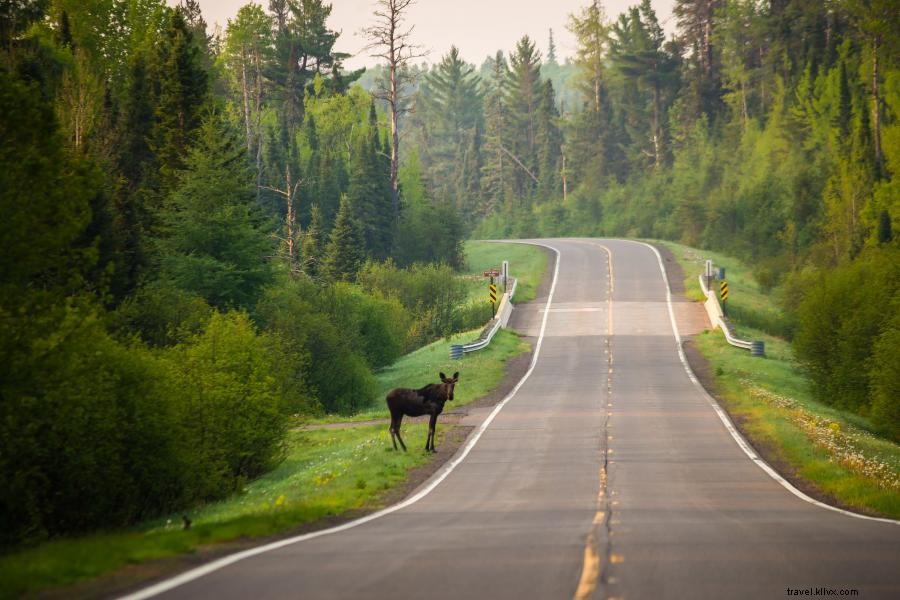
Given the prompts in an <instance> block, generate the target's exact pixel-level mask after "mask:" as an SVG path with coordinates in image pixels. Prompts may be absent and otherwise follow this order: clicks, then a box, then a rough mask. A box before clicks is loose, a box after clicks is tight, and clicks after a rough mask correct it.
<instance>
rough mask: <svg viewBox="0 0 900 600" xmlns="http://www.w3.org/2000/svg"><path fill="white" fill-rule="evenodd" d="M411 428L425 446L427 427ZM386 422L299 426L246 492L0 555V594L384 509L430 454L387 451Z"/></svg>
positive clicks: (412, 437)
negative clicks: (186, 525)
mask: <svg viewBox="0 0 900 600" xmlns="http://www.w3.org/2000/svg"><path fill="white" fill-rule="evenodd" d="M404 434H405V435H406V436H407V440H408V442H409V443H410V444H411V445H412V446H415V447H418V446H424V443H425V426H424V425H412V426H408V427H407V428H406V429H405V431H404ZM389 444H390V440H389V439H388V436H387V431H386V430H385V429H384V428H383V427H380V426H379V427H372V426H369V427H356V428H351V429H340V430H327V431H326V430H319V431H294V432H291V434H290V436H289V438H288V444H287V455H286V459H285V460H284V462H282V463H281V464H280V465H279V466H278V468H276V469H275V470H273V471H271V472H269V473H267V474H266V475H265V476H263V477H260V478H259V479H257V480H255V481H253V482H251V483H249V484H248V485H247V486H246V487H245V488H244V490H242V492H241V493H240V494H236V495H234V496H232V497H231V498H228V499H226V500H223V501H221V502H216V503H213V504H210V505H208V506H206V507H204V508H201V509H198V510H194V511H190V516H191V519H192V520H193V526H192V527H191V529H190V530H188V531H184V530H182V527H181V517H180V515H172V516H171V517H169V518H168V519H159V520H155V521H151V522H148V523H146V524H144V525H142V526H140V527H135V528H133V529H130V530H126V531H121V532H115V533H107V534H98V535H90V536H84V537H79V538H71V539H62V540H55V541H52V542H48V543H45V544H42V545H41V546H38V547H36V548H32V549H28V550H24V551H21V552H17V553H14V554H9V555H5V556H2V557H0V597H3V598H10V597H19V596H22V595H24V594H29V593H33V592H35V591H37V590H40V589H43V588H47V587H53V586H61V585H66V584H70V583H73V582H76V581H79V580H82V579H86V578H90V577H94V576H97V575H101V574H103V573H107V572H110V571H114V570H116V569H120V568H122V567H125V566H127V565H131V564H137V563H141V562H145V561H148V560H153V559H158V558H165V557H169V556H175V555H179V554H186V553H192V552H196V551H197V550H199V549H200V548H201V547H202V546H206V545H209V544H215V543H220V542H227V541H232V540H237V539H252V538H258V537H261V536H268V535H274V534H278V533H282V532H286V531H290V530H292V529H296V528H297V527H298V526H301V525H303V524H306V523H310V522H312V521H316V520H318V519H321V518H323V517H328V516H333V515H339V514H342V513H344V512H346V511H347V510H351V509H354V508H363V507H377V506H378V505H379V498H380V497H381V496H383V494H384V492H385V490H388V489H390V488H392V487H393V486H395V485H397V484H398V483H401V482H403V481H404V480H405V479H406V476H407V471H408V470H409V469H410V468H412V467H415V466H418V465H421V464H423V463H424V462H426V461H428V460H430V456H427V455H425V454H424V453H421V452H406V453H403V452H394V451H393V450H390V451H389V450H388V446H389Z"/></svg>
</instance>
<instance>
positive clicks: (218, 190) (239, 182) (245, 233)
mask: <svg viewBox="0 0 900 600" xmlns="http://www.w3.org/2000/svg"><path fill="white" fill-rule="evenodd" d="M185 162H186V167H185V169H183V170H182V171H180V172H179V173H178V185H177V187H176V188H175V190H174V192H173V193H172V194H171V196H170V198H169V201H168V202H167V205H166V207H165V209H164V211H163V214H162V220H163V223H164V226H163V233H164V236H163V237H162V238H161V239H160V240H159V242H158V244H159V246H160V248H161V251H162V271H163V276H164V277H166V278H168V279H170V280H171V281H172V282H173V283H174V284H175V285H176V286H178V287H179V288H181V289H184V290H186V291H189V292H192V293H195V294H197V295H199V296H202V297H203V298H205V299H206V300H207V302H209V303H210V304H211V305H213V306H215V307H217V308H220V309H225V308H233V307H239V308H252V307H253V305H254V304H255V302H256V298H257V295H258V293H259V290H260V289H261V287H262V286H263V285H265V284H266V283H267V282H268V281H269V280H270V277H271V268H270V263H269V260H268V259H269V257H271V255H272V254H273V250H274V249H273V248H272V243H271V242H270V240H269V236H268V235H267V234H266V232H265V231H263V229H262V226H261V218H260V215H258V214H257V213H256V209H255V201H254V194H253V174H252V172H251V171H250V170H249V168H248V164H247V158H246V153H245V149H244V148H243V147H242V144H241V140H240V139H239V138H238V137H237V135H236V134H235V133H234V132H233V131H231V130H229V129H227V128H226V127H225V126H224V125H223V124H222V122H221V121H220V119H219V118H218V117H216V116H215V115H213V116H210V117H209V118H207V120H206V121H204V123H203V124H202V125H201V127H200V130H199V131H198V136H197V141H196V143H195V144H194V145H193V146H192V147H191V149H190V152H189V153H188V156H187V158H186V161H185Z"/></svg>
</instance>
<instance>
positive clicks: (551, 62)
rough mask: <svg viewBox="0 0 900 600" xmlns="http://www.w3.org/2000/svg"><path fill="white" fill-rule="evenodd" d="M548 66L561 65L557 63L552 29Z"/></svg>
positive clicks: (548, 45) (549, 40)
mask: <svg viewBox="0 0 900 600" xmlns="http://www.w3.org/2000/svg"><path fill="white" fill-rule="evenodd" d="M547 64H549V65H553V66H558V65H559V63H558V62H556V43H555V42H554V41H553V28H552V27H551V28H550V33H549V36H548V40H547Z"/></svg>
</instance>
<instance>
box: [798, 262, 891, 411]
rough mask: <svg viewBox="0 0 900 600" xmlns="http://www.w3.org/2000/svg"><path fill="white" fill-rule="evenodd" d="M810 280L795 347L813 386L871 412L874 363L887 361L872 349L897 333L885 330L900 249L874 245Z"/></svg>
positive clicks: (834, 400) (844, 404) (826, 396)
mask: <svg viewBox="0 0 900 600" xmlns="http://www.w3.org/2000/svg"><path fill="white" fill-rule="evenodd" d="M805 281H806V282H807V288H806V291H805V294H804V296H803V299H802V300H801V302H800V305H799V307H798V309H797V317H798V321H797V329H796V335H795V337H794V348H795V350H796V352H797V356H798V358H799V359H800V360H801V361H802V363H803V364H804V365H805V367H806V368H807V370H808V372H809V374H810V377H811V379H812V382H813V388H814V392H815V394H816V396H817V398H818V399H819V400H820V401H821V402H824V403H826V404H831V405H834V406H838V407H840V408H846V409H850V410H854V411H856V412H858V413H860V414H868V412H869V409H870V408H871V407H872V388H871V387H870V382H871V381H872V379H873V372H872V369H873V368H876V369H881V368H882V366H883V365H882V360H883V358H881V355H878V356H876V357H875V358H874V359H873V353H874V350H873V349H874V347H875V345H876V340H882V339H884V340H890V339H892V337H891V334H890V333H886V332H889V330H890V325H889V324H890V323H891V322H892V315H891V311H892V310H893V311H896V310H897V304H896V303H894V304H893V305H890V304H887V300H886V299H888V298H894V297H895V296H896V295H897V293H898V292H900V249H898V248H872V249H869V250H868V251H867V252H865V253H863V254H862V255H860V257H859V258H858V259H857V260H855V261H854V262H852V263H848V264H845V265H842V266H839V267H837V268H835V269H832V270H830V271H827V272H823V273H820V274H819V276H818V277H817V278H809V277H808V278H805ZM810 284H812V285H810ZM886 316H887V318H886ZM882 336H884V337H883V338H882ZM881 343H885V344H886V343H888V342H881ZM893 352H894V353H896V347H895V348H894V350H893ZM870 359H871V362H870ZM875 379H876V380H877V381H881V379H880V378H879V377H877V376H876V377H875ZM879 385H882V384H879ZM879 410H880V413H879V414H888V412H889V411H886V410H885V409H883V408H882V409H879Z"/></svg>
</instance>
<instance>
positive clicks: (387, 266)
mask: <svg viewBox="0 0 900 600" xmlns="http://www.w3.org/2000/svg"><path fill="white" fill-rule="evenodd" d="M358 281H359V283H360V285H362V286H363V288H364V289H366V290H368V291H370V292H377V293H379V294H381V295H382V296H385V297H388V298H396V299H397V300H399V301H400V303H402V304H403V306H404V307H406V310H407V311H408V312H409V314H411V315H412V319H413V329H412V334H411V335H410V340H409V345H408V347H417V346H420V345H422V344H424V343H427V342H430V341H432V340H434V339H437V338H439V337H442V336H446V335H449V334H450V333H453V332H454V331H456V329H454V327H455V326H457V325H458V323H459V319H458V316H457V315H458V311H459V307H460V305H461V304H462V303H463V302H464V301H465V298H466V295H467V290H466V285H465V283H464V282H463V281H461V280H460V279H459V278H458V277H457V276H456V274H455V273H454V271H453V269H451V268H450V267H449V266H447V265H435V264H417V265H413V266H412V267H410V268H409V269H398V268H397V267H396V266H395V265H394V263H393V262H391V261H386V262H384V263H369V264H367V265H366V266H365V268H363V270H362V271H360V273H359V278H358Z"/></svg>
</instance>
